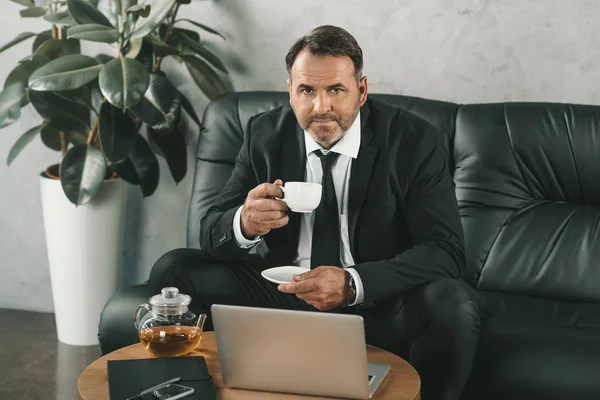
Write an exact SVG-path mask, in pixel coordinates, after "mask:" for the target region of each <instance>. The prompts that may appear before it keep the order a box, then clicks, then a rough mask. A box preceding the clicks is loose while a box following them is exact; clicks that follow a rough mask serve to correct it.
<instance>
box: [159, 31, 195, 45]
mask: <svg viewBox="0 0 600 400" xmlns="http://www.w3.org/2000/svg"><path fill="white" fill-rule="evenodd" d="M180 33H183V34H184V35H186V36H187V37H189V38H191V39H192V40H194V41H196V42H200V35H199V34H198V32H196V31H192V30H190V29H185V28H173V35H172V36H171V37H177V36H179V34H180ZM161 37H162V36H161Z"/></svg>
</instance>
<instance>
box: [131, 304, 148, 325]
mask: <svg viewBox="0 0 600 400" xmlns="http://www.w3.org/2000/svg"><path fill="white" fill-rule="evenodd" d="M142 309H144V310H146V312H145V313H143V314H140V311H141V310H142ZM150 311H152V309H151V308H150V306H149V305H148V304H145V303H144V304H140V305H139V306H137V308H136V309H135V311H134V312H133V323H134V325H135V329H137V330H138V331H139V330H140V325H141V324H142V317H143V316H144V315H146V314H147V313H149V312H150Z"/></svg>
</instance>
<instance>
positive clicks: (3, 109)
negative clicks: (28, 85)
mask: <svg viewBox="0 0 600 400" xmlns="http://www.w3.org/2000/svg"><path fill="white" fill-rule="evenodd" d="M24 96H25V87H24V86H23V84H22V83H21V82H15V83H13V84H10V85H8V86H7V87H5V88H4V90H2V92H0V123H2V122H3V121H4V120H5V119H6V118H15V117H16V118H17V119H18V116H19V115H20V110H21V100H22V99H23V97H24ZM15 107H17V108H18V109H19V112H18V115H15V113H16V111H15ZM13 122H14V121H13Z"/></svg>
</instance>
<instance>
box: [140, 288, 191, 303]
mask: <svg viewBox="0 0 600 400" xmlns="http://www.w3.org/2000/svg"><path fill="white" fill-rule="evenodd" d="M160 292H161V294H157V295H155V296H152V297H151V298H150V304H152V305H153V306H158V307H165V306H166V307H180V306H187V305H188V304H190V302H191V301H192V298H191V297H190V296H188V295H187V294H183V293H179V289H177V288H176V287H166V288H162V290H161V291H160Z"/></svg>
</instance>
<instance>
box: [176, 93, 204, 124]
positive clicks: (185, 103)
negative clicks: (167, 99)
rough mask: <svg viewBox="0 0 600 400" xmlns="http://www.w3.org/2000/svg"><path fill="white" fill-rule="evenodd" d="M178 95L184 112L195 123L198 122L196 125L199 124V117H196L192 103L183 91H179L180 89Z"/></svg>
mask: <svg viewBox="0 0 600 400" xmlns="http://www.w3.org/2000/svg"><path fill="white" fill-rule="evenodd" d="M179 97H180V98H181V105H182V106H183V109H184V110H185V112H186V113H187V114H188V115H189V116H190V118H192V119H193V120H194V122H195V123H197V124H198V126H201V125H200V119H199V118H198V115H197V114H196V111H194V107H193V106H192V103H190V101H189V100H188V99H187V97H185V96H184V95H183V93H181V91H179Z"/></svg>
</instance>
